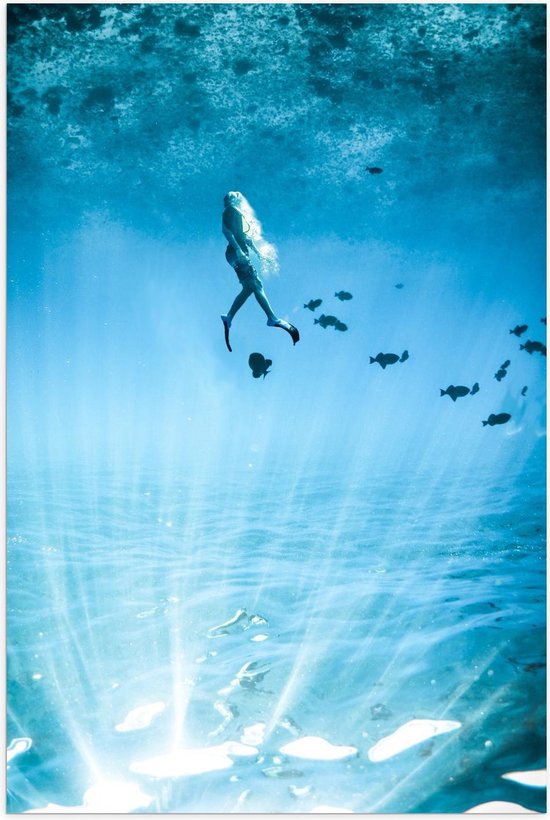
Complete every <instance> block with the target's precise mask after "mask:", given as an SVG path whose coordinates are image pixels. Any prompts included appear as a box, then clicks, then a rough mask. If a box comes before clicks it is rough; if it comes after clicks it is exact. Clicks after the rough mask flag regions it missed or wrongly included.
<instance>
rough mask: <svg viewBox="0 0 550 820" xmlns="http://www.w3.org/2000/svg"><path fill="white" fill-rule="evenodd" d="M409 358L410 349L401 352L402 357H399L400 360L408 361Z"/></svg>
mask: <svg viewBox="0 0 550 820" xmlns="http://www.w3.org/2000/svg"><path fill="white" fill-rule="evenodd" d="M408 358H409V351H408V350H404V351H403V353H402V354H401V358H400V359H399V361H400V362H406V361H407V359H408Z"/></svg>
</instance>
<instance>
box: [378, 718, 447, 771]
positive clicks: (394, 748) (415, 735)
mask: <svg viewBox="0 0 550 820" xmlns="http://www.w3.org/2000/svg"><path fill="white" fill-rule="evenodd" d="M460 726H461V724H460V723H459V722H458V721H457V720H409V721H408V723H404V724H403V726H400V727H399V729H396V731H395V732H393V734H391V735H388V736H387V737H383V738H382V739H381V740H379V741H378V743H375V744H374V746H372V747H371V748H370V749H369V751H368V757H369V760H370V761H372V762H373V763H379V762H380V761H382V760H388V759H389V758H390V757H394V756H395V755H397V754H399V753H400V752H403V751H405V749H410V748H411V746H416V744H417V743H422V742H423V741H424V740H429V739H430V738H432V737H436V735H442V734H445V733H446V732H452V731H454V730H455V729H459V728H460Z"/></svg>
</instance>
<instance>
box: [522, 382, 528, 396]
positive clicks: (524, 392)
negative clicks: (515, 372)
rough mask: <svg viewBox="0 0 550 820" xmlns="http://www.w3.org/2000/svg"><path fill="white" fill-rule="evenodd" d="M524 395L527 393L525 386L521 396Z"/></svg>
mask: <svg viewBox="0 0 550 820" xmlns="http://www.w3.org/2000/svg"><path fill="white" fill-rule="evenodd" d="M526 393H527V385H525V387H524V388H523V389H522V391H521V395H522V396H525V394H526Z"/></svg>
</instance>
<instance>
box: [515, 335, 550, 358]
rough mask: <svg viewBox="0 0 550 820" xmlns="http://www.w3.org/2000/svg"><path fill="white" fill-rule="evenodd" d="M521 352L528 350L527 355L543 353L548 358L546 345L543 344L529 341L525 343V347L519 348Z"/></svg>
mask: <svg viewBox="0 0 550 820" xmlns="http://www.w3.org/2000/svg"><path fill="white" fill-rule="evenodd" d="M519 349H520V350H526V351H527V353H535V352H537V353H541V354H542V355H543V356H546V345H543V343H542V342H531V341H530V340H529V339H528V340H527V341H526V342H525V344H524V345H520V346H519Z"/></svg>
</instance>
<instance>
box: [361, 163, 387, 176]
mask: <svg viewBox="0 0 550 820" xmlns="http://www.w3.org/2000/svg"><path fill="white" fill-rule="evenodd" d="M383 170H384V169H383V168H377V167H376V166H375V165H370V166H369V165H367V167H366V168H365V171H368V172H369V174H381V173H382V171H383Z"/></svg>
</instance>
